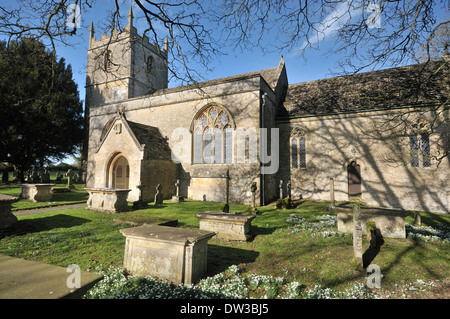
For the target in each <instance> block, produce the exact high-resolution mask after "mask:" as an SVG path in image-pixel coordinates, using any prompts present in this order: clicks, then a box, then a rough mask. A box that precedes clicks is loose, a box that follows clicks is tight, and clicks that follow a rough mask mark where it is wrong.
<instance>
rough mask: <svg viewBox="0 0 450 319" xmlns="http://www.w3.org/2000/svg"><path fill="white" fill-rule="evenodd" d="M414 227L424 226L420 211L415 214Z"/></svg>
mask: <svg viewBox="0 0 450 319" xmlns="http://www.w3.org/2000/svg"><path fill="white" fill-rule="evenodd" d="M414 225H415V226H420V225H422V218H421V216H420V213H419V212H418V211H415V212H414Z"/></svg>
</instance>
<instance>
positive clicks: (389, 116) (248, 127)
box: [85, 10, 450, 213]
mask: <svg viewBox="0 0 450 319" xmlns="http://www.w3.org/2000/svg"><path fill="white" fill-rule="evenodd" d="M166 60H167V43H166V44H165V46H164V47H160V46H158V44H151V43H149V40H148V38H146V37H141V36H140V35H138V34H137V31H136V28H134V27H133V16H132V12H131V10H130V14H129V17H128V25H127V26H126V27H125V28H124V31H123V32H121V33H119V32H114V33H113V34H112V36H107V35H105V34H103V35H101V37H100V39H99V40H97V39H96V37H95V35H94V30H93V26H91V31H90V39H89V50H88V60H87V72H86V101H85V102H86V116H87V118H88V121H89V122H88V128H89V129H88V137H87V139H88V158H87V181H86V183H87V187H90V188H114V189H131V191H130V192H129V193H128V201H131V202H132V201H136V200H138V199H139V198H140V196H141V198H142V199H143V200H146V201H152V199H153V197H154V195H155V193H156V186H157V185H158V184H160V185H161V186H162V193H163V194H164V197H165V198H166V199H167V198H170V197H171V196H172V195H174V193H175V186H174V185H175V183H176V181H177V180H179V181H180V195H181V196H184V197H186V198H189V199H193V200H206V201H214V202H222V203H224V202H229V203H241V204H251V200H252V193H251V189H250V186H251V184H252V183H253V182H256V185H257V190H256V202H257V205H265V204H268V203H270V202H272V201H274V200H276V199H277V198H279V196H280V189H281V191H282V192H283V195H282V196H284V197H285V196H286V194H287V185H288V184H289V186H290V190H291V194H292V198H293V199H299V198H304V199H318V200H328V199H330V187H331V185H333V186H334V190H335V198H336V200H338V201H346V200H349V199H350V198H352V197H357V198H361V200H363V201H364V202H365V203H367V204H368V205H371V206H382V207H394V208H403V209H411V210H424V211H433V212H444V213H449V208H450V187H449V180H450V170H449V168H450V167H449V166H450V165H449V158H448V156H446V155H448V152H449V144H450V141H449V132H450V125H449V109H448V97H449V95H450V94H449V93H450V92H449V91H450V89H449V86H450V85H449V78H450V77H449V66H448V60H447V63H443V61H445V60H442V61H438V62H433V63H428V64H417V65H411V66H406V67H399V68H393V69H386V70H381V71H374V72H367V73H361V74H356V75H349V76H340V77H334V78H327V79H323V80H317V81H311V82H304V83H297V84H290V83H289V82H288V73H287V70H286V66H285V63H284V61H283V59H282V60H281V61H280V62H279V63H278V65H276V66H275V67H273V68H269V69H266V70H261V71H256V72H251V73H245V74H239V75H235V76H230V77H226V78H221V79H215V80H210V81H205V82H201V83H197V84H192V85H186V86H180V87H175V88H168V69H167V67H166V64H167V63H166ZM139 185H140V186H142V187H138V186H139Z"/></svg>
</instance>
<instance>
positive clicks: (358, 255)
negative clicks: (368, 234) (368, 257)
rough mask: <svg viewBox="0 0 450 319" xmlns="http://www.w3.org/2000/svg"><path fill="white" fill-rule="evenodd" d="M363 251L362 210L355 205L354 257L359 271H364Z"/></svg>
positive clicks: (356, 268)
mask: <svg viewBox="0 0 450 319" xmlns="http://www.w3.org/2000/svg"><path fill="white" fill-rule="evenodd" d="M362 249H363V248H362V225H361V210H360V208H359V206H358V205H357V204H353V255H354V262H355V265H354V266H355V270H357V271H362V270H363V259H362V254H363V252H362Z"/></svg>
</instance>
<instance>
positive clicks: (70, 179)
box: [66, 168, 75, 188]
mask: <svg viewBox="0 0 450 319" xmlns="http://www.w3.org/2000/svg"><path fill="white" fill-rule="evenodd" d="M74 175H75V174H74V173H73V172H72V169H70V168H69V170H68V171H67V173H66V177H67V188H74V187H75V186H74V185H73V176H74Z"/></svg>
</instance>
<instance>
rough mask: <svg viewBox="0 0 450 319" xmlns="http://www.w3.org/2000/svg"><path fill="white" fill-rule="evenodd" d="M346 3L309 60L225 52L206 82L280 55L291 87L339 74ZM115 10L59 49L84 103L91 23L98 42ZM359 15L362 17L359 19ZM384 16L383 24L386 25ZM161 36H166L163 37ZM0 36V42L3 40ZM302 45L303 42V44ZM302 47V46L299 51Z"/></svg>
mask: <svg viewBox="0 0 450 319" xmlns="http://www.w3.org/2000/svg"><path fill="white" fill-rule="evenodd" d="M5 1H8V2H7V5H8V6H9V5H10V6H16V7H17V6H18V5H19V4H20V3H19V2H14V1H10V0H0V3H1V2H5ZM121 1H124V2H128V3H124V4H122V5H121V16H122V20H121V25H122V26H125V25H126V24H127V16H128V11H129V8H130V2H131V0H121ZM436 1H437V2H438V5H437V6H436V12H437V14H438V15H439V16H445V17H447V19H448V14H449V11H448V8H449V6H450V5H449V3H448V1H449V0H436ZM346 4H347V2H346V1H343V2H342V3H341V4H339V5H338V6H337V7H336V10H335V12H333V13H331V14H330V15H329V16H327V17H325V18H324V20H323V21H322V22H325V24H326V25H328V26H330V25H331V27H329V28H327V29H326V30H323V32H322V33H320V34H318V35H314V34H313V35H311V38H310V41H312V42H313V43H314V44H315V47H318V49H308V51H307V53H306V60H305V59H303V58H302V57H300V55H298V54H296V52H275V53H271V54H264V53H263V52H262V50H260V49H259V48H255V49H253V50H251V51H246V52H244V53H243V52H233V50H231V49H228V48H222V50H226V51H227V53H228V55H226V56H220V57H217V58H214V59H213V61H211V62H212V63H211V65H210V68H212V69H213V71H212V72H210V73H208V74H204V77H205V78H206V79H209V80H211V79H216V78H222V77H227V76H232V75H236V74H241V73H247V72H252V71H257V70H263V69H267V68H273V67H276V66H277V65H278V63H279V62H280V59H281V54H283V57H284V60H285V64H286V68H287V74H288V80H289V83H290V84H294V83H299V82H305V81H312V80H317V79H323V78H327V77H330V76H334V75H333V74H332V72H333V71H336V70H338V60H339V56H336V55H333V54H331V53H330V52H331V51H330V50H331V48H332V46H333V45H334V43H335V42H336V34H335V32H336V30H337V28H338V26H339V24H338V23H334V24H332V23H331V22H332V21H334V20H335V16H336V15H339V13H340V11H341V10H342V12H345V10H346V9H348V6H347V7H346ZM112 8H114V5H113V0H97V1H96V2H95V3H94V6H93V8H91V9H89V11H87V12H81V27H80V28H78V30H77V36H74V37H72V38H70V43H71V44H72V45H71V46H64V45H59V44H58V45H57V54H58V57H60V58H61V57H64V59H65V60H66V63H67V64H71V66H72V70H73V75H74V80H75V82H76V83H77V84H78V89H79V92H80V98H81V99H82V100H83V101H84V99H85V89H84V86H85V80H86V73H85V72H86V60H87V50H88V42H89V27H90V24H91V21H93V22H94V25H95V26H96V28H95V31H96V32H95V36H96V38H97V39H99V38H100V33H101V28H100V27H99V25H100V24H101V23H102V21H105V22H106V19H107V11H108V10H111V9H112ZM352 13H353V15H352V16H353V17H352V18H356V19H358V18H361V15H360V13H357V12H352ZM358 14H359V16H358ZM134 15H135V19H134V26H135V27H136V28H137V29H138V33H139V34H142V32H143V31H144V29H145V23H146V21H145V19H143V18H142V17H140V15H139V9H137V8H135V10H134ZM382 18H383V17H382V16H381V23H383V20H382ZM161 32H164V30H163V28H161ZM161 36H164V34H163V35H161ZM269 36H271V38H272V41H277V35H273V34H272V35H269ZM2 38H3V37H2V35H1V34H0V39H2ZM300 43H301V42H300ZM301 46H302V45H301V44H300V47H301ZM176 85H177V83H173V82H172V83H169V87H172V86H176Z"/></svg>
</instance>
